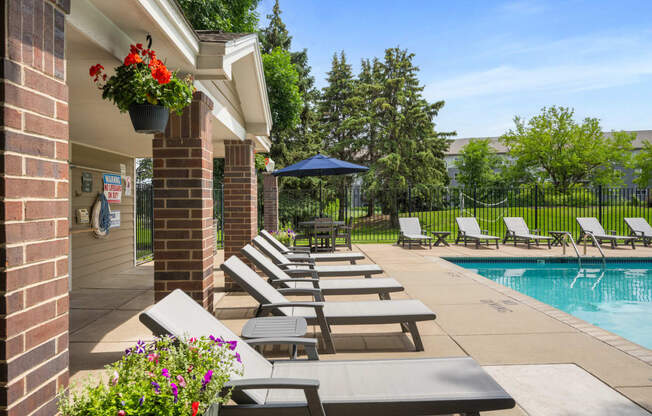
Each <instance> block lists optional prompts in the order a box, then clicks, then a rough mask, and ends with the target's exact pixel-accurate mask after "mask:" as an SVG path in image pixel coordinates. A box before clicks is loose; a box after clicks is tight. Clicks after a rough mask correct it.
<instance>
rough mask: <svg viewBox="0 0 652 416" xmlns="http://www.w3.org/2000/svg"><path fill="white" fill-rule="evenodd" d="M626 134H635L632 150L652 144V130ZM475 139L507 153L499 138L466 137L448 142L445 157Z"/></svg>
mask: <svg viewBox="0 0 652 416" xmlns="http://www.w3.org/2000/svg"><path fill="white" fill-rule="evenodd" d="M626 133H636V139H634V142H633V143H632V145H633V147H634V149H640V148H641V147H643V142H645V141H649V142H650V143H652V130H632V131H626ZM604 134H605V136H611V135H612V134H613V132H611V131H610V132H605V133H604ZM477 139H482V140H489V145H490V146H491V147H492V148H493V149H494V150H495V151H496V153H498V154H505V153H507V147H506V146H505V145H504V144H502V143H501V142H500V140H499V137H468V138H461V139H452V140H449V143H450V147H449V148H448V151H447V152H446V153H445V154H446V155H447V156H457V155H459V154H460V153H461V151H462V148H463V147H464V146H466V145H467V144H468V143H469V142H470V141H471V140H477Z"/></svg>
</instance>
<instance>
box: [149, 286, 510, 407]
mask: <svg viewBox="0 0 652 416" xmlns="http://www.w3.org/2000/svg"><path fill="white" fill-rule="evenodd" d="M140 320H141V322H143V324H145V325H146V326H147V327H148V328H150V329H151V330H152V332H153V333H154V334H156V335H166V334H171V335H174V336H176V337H178V338H182V337H201V336H209V335H213V336H216V337H221V338H224V339H226V340H229V341H238V344H237V347H236V351H237V352H238V353H239V354H240V356H241V358H242V362H243V365H244V375H243V376H235V377H234V378H233V379H232V380H230V381H229V382H228V383H227V384H226V386H225V388H226V389H232V396H231V397H232V400H233V402H234V403H235V404H230V405H224V406H220V408H219V414H220V416H241V415H259V416H281V415H283V416H326V415H328V416H336V415H337V416H389V415H404V416H418V415H442V414H451V413H461V414H462V415H467V416H472V415H474V416H477V415H479V414H480V412H484V411H491V410H500V409H510V408H512V407H514V406H515V402H514V399H512V397H511V396H510V395H509V394H508V393H507V392H506V391H505V390H504V389H503V388H502V387H500V385H499V384H498V383H496V381H495V380H494V379H493V378H491V376H490V375H489V374H487V373H486V372H485V371H484V370H483V369H482V367H480V366H479V365H478V363H477V362H475V360H473V359H472V358H470V357H455V358H416V359H402V360H377V359H376V360H355V361H330V360H329V361H287V360H286V361H274V362H270V361H268V360H267V359H265V357H263V356H262V355H260V354H259V353H258V352H257V351H255V350H254V348H252V347H251V346H250V345H249V342H250V340H247V341H243V340H241V339H240V338H239V337H238V336H237V335H235V334H234V333H233V332H231V331H230V330H229V329H228V328H227V327H226V326H224V325H223V324H222V323H221V322H220V321H219V320H218V319H217V318H215V317H214V316H213V315H212V314H210V313H209V312H207V311H206V310H205V309H203V308H202V307H201V306H200V305H199V304H198V303H197V302H195V301H194V300H193V299H192V298H190V297H189V296H188V295H186V294H185V293H183V292H182V291H180V290H179V289H177V290H175V291H173V292H172V293H170V294H169V295H168V296H166V297H165V298H163V299H161V300H160V301H159V302H158V303H157V304H156V305H154V306H152V307H151V308H150V309H148V310H147V311H145V312H143V313H141V314H140ZM254 341H255V340H254ZM279 341H280V343H282V344H285V343H286V340H284V339H280V340H279ZM298 341H300V340H298ZM265 342H267V343H272V344H273V343H274V342H275V339H266V340H265ZM254 345H256V344H254ZM211 410H216V409H211ZM209 413H210V412H209ZM210 414H212V413H210Z"/></svg>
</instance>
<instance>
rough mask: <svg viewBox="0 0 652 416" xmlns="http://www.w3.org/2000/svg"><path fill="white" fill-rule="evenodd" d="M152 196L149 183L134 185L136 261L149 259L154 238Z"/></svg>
mask: <svg viewBox="0 0 652 416" xmlns="http://www.w3.org/2000/svg"><path fill="white" fill-rule="evenodd" d="M153 196H154V194H153V192H152V184H151V183H138V184H136V259H137V261H138V262H145V261H148V260H150V259H151V257H152V252H153V251H152V250H153V248H154V247H153V237H154V221H153V218H154V197H153Z"/></svg>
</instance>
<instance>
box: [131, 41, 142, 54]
mask: <svg viewBox="0 0 652 416" xmlns="http://www.w3.org/2000/svg"><path fill="white" fill-rule="evenodd" d="M142 49H143V44H142V43H137V44H135V45H131V48H130V52H131V53H133V54H135V55H139V54H140V51H141V50H142Z"/></svg>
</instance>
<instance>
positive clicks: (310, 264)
mask: <svg viewBox="0 0 652 416" xmlns="http://www.w3.org/2000/svg"><path fill="white" fill-rule="evenodd" d="M277 266H279V267H280V268H282V269H286V270H287V269H289V268H290V267H307V268H309V269H314V268H315V260H314V259H310V262H300V261H290V262H287V263H279V264H278V265H277ZM289 270H292V269H289Z"/></svg>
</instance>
